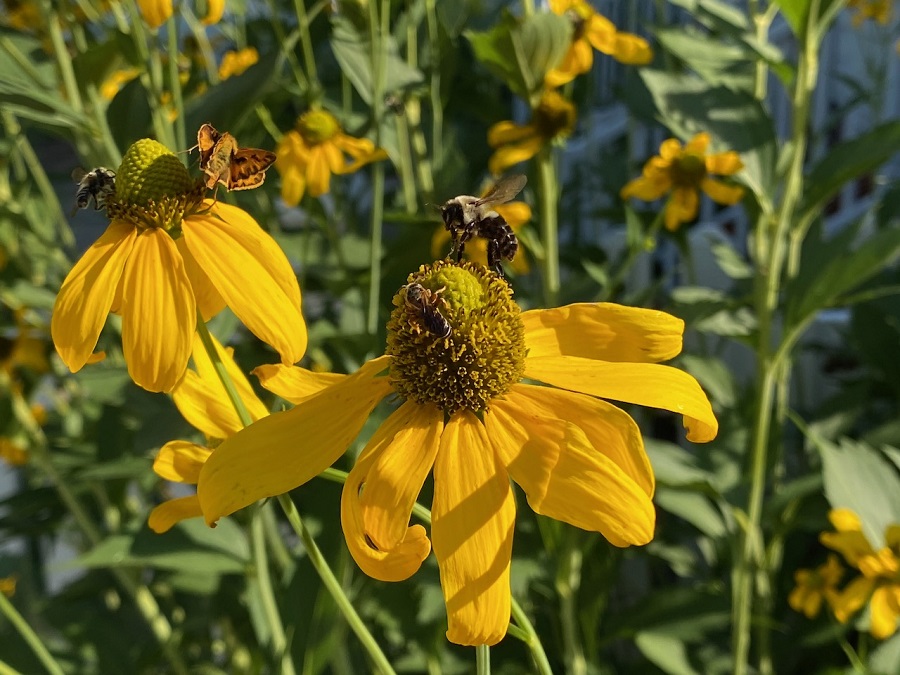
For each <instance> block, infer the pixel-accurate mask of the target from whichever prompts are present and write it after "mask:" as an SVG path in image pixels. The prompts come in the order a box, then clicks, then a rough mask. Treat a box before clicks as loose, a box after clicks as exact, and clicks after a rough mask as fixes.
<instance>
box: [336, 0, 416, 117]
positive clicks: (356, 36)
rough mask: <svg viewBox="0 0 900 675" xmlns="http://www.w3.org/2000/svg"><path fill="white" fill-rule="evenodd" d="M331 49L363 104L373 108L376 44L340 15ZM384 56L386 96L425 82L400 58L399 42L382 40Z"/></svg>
mask: <svg viewBox="0 0 900 675" xmlns="http://www.w3.org/2000/svg"><path fill="white" fill-rule="evenodd" d="M331 26H332V31H331V38H330V43H331V49H332V51H333V52H334V56H335V58H336V59H337V61H338V63H339V64H340V66H341V70H342V71H343V73H344V74H345V75H346V76H347V79H349V80H350V82H351V83H352V84H353V87H354V89H356V92H357V93H358V94H359V96H360V98H362V100H363V101H365V102H366V103H368V104H369V105H372V88H373V80H374V77H373V73H372V43H371V40H369V36H368V35H363V34H362V33H360V31H358V30H357V29H356V27H355V26H354V25H353V24H352V23H351V22H350V21H348V20H346V19H344V18H343V17H340V16H334V17H332V19H331ZM382 47H383V49H384V53H383V54H382V58H383V59H384V83H383V90H382V94H389V93H392V92H401V91H403V90H405V89H409V88H410V87H413V86H415V85H418V84H420V83H421V82H422V81H423V76H422V72H421V71H420V70H419V69H418V68H413V67H412V66H410V65H409V64H408V63H407V62H406V61H404V60H403V59H401V58H400V56H399V53H398V51H397V43H396V42H395V41H394V39H393V38H392V37H390V36H384V37H383V38H382Z"/></svg>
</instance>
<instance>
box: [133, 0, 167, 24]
mask: <svg viewBox="0 0 900 675" xmlns="http://www.w3.org/2000/svg"><path fill="white" fill-rule="evenodd" d="M137 4H138V8H139V9H140V10H141V16H143V17H144V21H145V22H146V24H147V25H148V26H150V28H159V27H160V26H162V25H163V24H164V23H165V22H166V21H167V20H168V19H169V17H170V16H172V0H137Z"/></svg>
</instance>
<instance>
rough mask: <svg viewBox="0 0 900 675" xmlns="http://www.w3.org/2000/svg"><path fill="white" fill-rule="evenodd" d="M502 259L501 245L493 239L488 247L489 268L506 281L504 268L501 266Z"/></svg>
mask: <svg viewBox="0 0 900 675" xmlns="http://www.w3.org/2000/svg"><path fill="white" fill-rule="evenodd" d="M500 258H501V255H500V243H499V242H498V241H497V240H496V239H491V240H490V241H488V245H487V260H488V267H490V268H491V269H492V270H494V271H495V272H496V273H497V274H498V275H499V276H500V278H501V279H506V275H505V274H504V273H503V266H502V265H501V264H500Z"/></svg>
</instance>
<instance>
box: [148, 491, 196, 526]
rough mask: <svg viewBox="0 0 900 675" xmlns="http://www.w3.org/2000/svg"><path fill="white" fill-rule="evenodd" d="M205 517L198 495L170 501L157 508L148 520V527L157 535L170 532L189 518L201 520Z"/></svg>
mask: <svg viewBox="0 0 900 675" xmlns="http://www.w3.org/2000/svg"><path fill="white" fill-rule="evenodd" d="M202 515H203V512H202V511H200V500H198V499H197V495H191V496H190V497H179V498H178V499H169V500H168V501H165V502H163V503H162V504H160V505H159V506H156V507H155V508H154V509H153V510H152V511H151V512H150V517H149V518H148V519H147V525H149V526H150V529H151V530H153V531H154V532H156V533H157V534H162V533H163V532H168V531H169V530H171V529H172V528H173V527H174V526H175V525H176V524H178V523H180V522H181V521H182V520H187V519H188V518H199V517H200V516H202Z"/></svg>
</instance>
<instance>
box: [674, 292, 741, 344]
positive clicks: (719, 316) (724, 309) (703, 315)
mask: <svg viewBox="0 0 900 675" xmlns="http://www.w3.org/2000/svg"><path fill="white" fill-rule="evenodd" d="M672 300H673V301H674V302H675V303H676V304H675V308H674V311H675V313H676V314H677V315H678V316H679V317H680V318H682V319H684V321H685V323H686V324H687V325H688V326H689V327H690V328H693V329H694V330H698V331H701V332H703V333H711V334H713V335H722V336H727V337H746V336H748V335H751V334H752V333H753V331H754V330H756V317H755V316H754V314H753V312H751V311H750V310H749V309H748V308H747V307H742V306H740V305H739V304H738V303H737V302H736V301H735V300H734V299H733V298H732V297H730V296H729V295H728V294H726V293H724V292H722V291H718V290H716V289H714V288H707V287H702V286H680V287H678V288H676V289H674V290H673V291H672Z"/></svg>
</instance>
